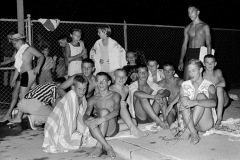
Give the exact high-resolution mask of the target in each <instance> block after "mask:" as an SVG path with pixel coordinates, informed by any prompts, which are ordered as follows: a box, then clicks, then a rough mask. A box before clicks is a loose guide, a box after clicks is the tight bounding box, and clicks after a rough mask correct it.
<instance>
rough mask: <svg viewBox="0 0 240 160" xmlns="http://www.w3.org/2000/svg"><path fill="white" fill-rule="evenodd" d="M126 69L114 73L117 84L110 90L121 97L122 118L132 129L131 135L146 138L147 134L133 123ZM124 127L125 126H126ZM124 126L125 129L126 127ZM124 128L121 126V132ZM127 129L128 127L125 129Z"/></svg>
mask: <svg viewBox="0 0 240 160" xmlns="http://www.w3.org/2000/svg"><path fill="white" fill-rule="evenodd" d="M126 74H127V73H126V71H125V70H124V69H117V70H116V71H115V72H114V78H115V83H114V84H113V85H111V86H110V87H109V89H110V90H112V91H115V92H117V93H119V94H120V95H121V98H122V99H121V108H120V116H121V118H122V120H123V121H124V122H125V123H126V125H127V127H128V128H129V129H130V134H131V135H134V136H135V137H142V136H146V135H147V134H146V133H144V132H142V131H141V130H140V129H139V128H137V126H136V123H134V122H133V120H132V118H131V116H130V114H129V111H128V106H127V102H126V101H127V98H128V96H129V88H128V86H125V85H124V84H125V83H126V81H127V75H126ZM126 125H124V126H126ZM124 126H123V127H124ZM123 127H121V126H120V128H121V129H120V130H124V129H122V128H123ZM125 128H126V127H125Z"/></svg>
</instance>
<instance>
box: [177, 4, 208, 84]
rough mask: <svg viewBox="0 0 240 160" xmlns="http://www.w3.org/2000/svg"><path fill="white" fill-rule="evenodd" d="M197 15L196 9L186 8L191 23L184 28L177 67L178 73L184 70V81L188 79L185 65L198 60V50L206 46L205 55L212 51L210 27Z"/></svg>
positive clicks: (197, 10) (198, 12) (197, 9)
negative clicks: (192, 60)
mask: <svg viewBox="0 0 240 160" xmlns="http://www.w3.org/2000/svg"><path fill="white" fill-rule="evenodd" d="M199 14H200V9H199V8H198V7H196V6H189V7H188V16H189V18H190V19H191V20H192V22H191V23H190V24H189V25H187V26H186V27H185V28H184V40H183V44H182V50H181V58H180V61H179V65H178V69H179V70H180V71H182V70H183V68H184V80H188V79H189V77H188V72H187V70H186V69H187V67H186V66H187V65H186V64H187V62H188V61H189V60H190V59H199V55H200V48H201V47H202V46H205V44H206V47H207V53H208V54H211V51H212V46H211V34H210V27H209V26H208V24H206V23H205V22H203V21H202V20H200V19H199ZM184 58H185V61H184ZM184 64H185V67H184Z"/></svg>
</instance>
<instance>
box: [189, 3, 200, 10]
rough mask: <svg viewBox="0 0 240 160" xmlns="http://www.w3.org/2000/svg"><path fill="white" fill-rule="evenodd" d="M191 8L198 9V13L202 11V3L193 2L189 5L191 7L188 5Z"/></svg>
mask: <svg viewBox="0 0 240 160" xmlns="http://www.w3.org/2000/svg"><path fill="white" fill-rule="evenodd" d="M190 7H194V8H196V9H197V10H198V11H200V8H201V6H200V2H199V3H198V2H193V3H192V4H189V5H188V8H190Z"/></svg>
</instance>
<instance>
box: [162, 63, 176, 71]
mask: <svg viewBox="0 0 240 160" xmlns="http://www.w3.org/2000/svg"><path fill="white" fill-rule="evenodd" d="M166 66H170V67H172V68H173V69H174V70H175V67H174V65H173V63H171V62H165V63H164V64H163V68H164V67H166Z"/></svg>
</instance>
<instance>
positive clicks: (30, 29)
mask: <svg viewBox="0 0 240 160" xmlns="http://www.w3.org/2000/svg"><path fill="white" fill-rule="evenodd" d="M27 17H28V18H27V24H28V32H27V33H28V43H29V44H30V45H32V28H31V27H32V25H31V23H32V22H31V15H30V14H28V15H27Z"/></svg>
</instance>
